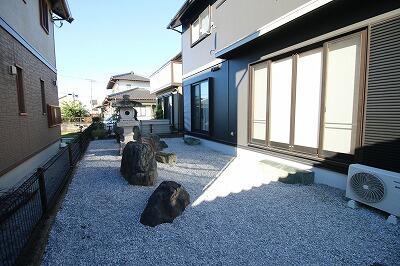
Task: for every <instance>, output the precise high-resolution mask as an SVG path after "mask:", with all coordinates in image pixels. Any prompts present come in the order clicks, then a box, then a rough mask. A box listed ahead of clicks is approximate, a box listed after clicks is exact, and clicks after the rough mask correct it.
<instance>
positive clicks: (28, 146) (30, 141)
mask: <svg viewBox="0 0 400 266" xmlns="http://www.w3.org/2000/svg"><path fill="white" fill-rule="evenodd" d="M15 64H17V65H18V66H20V67H21V68H22V69H23V84H24V95H25V106H26V113H27V115H26V116H21V115H20V114H19V111H18V99H17V83H16V76H15V75H11V74H10V72H9V68H10V66H11V65H15ZM40 79H42V80H43V81H44V84H45V97H46V103H47V104H51V105H57V106H58V93H57V86H54V85H53V80H56V79H57V74H56V73H54V72H53V71H52V70H51V69H50V68H48V67H47V66H46V65H45V64H44V63H42V61H40V60H39V59H38V58H37V57H36V56H34V55H33V54H32V53H31V52H30V51H28V50H27V49H26V48H25V47H24V46H22V45H21V44H20V43H19V42H18V41H17V40H16V39H14V37H12V36H11V35H10V34H9V33H8V32H6V31H5V30H4V29H3V28H1V27H0V128H1V130H0V176H1V175H3V174H5V173H6V172H8V171H9V170H11V169H12V168H14V167H16V166H18V165H19V164H21V163H22V162H24V161H25V160H26V159H28V158H30V157H32V156H34V155H35V154H37V153H38V152H40V151H42V150H43V149H45V148H47V147H48V146H50V145H51V144H53V143H54V142H56V141H57V140H58V139H59V138H60V126H56V127H52V128H49V127H48V124H47V115H44V114H43V112H42V98H41V87H40Z"/></svg>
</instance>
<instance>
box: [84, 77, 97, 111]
mask: <svg viewBox="0 0 400 266" xmlns="http://www.w3.org/2000/svg"><path fill="white" fill-rule="evenodd" d="M86 80H88V81H89V82H90V111H92V110H93V82H95V80H94V79H86Z"/></svg>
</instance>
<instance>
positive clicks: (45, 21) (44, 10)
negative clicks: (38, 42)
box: [39, 0, 50, 35]
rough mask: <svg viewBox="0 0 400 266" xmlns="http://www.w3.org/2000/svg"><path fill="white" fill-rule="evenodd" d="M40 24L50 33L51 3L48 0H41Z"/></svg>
mask: <svg viewBox="0 0 400 266" xmlns="http://www.w3.org/2000/svg"><path fill="white" fill-rule="evenodd" d="M39 13H40V26H41V27H42V29H43V30H44V31H45V32H46V34H47V35H49V29H50V22H49V13H50V12H49V5H48V3H47V1H46V0H39Z"/></svg>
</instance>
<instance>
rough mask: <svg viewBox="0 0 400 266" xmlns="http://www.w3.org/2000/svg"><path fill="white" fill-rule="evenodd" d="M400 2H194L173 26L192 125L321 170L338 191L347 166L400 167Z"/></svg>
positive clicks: (204, 133)
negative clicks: (179, 43) (177, 33)
mask: <svg viewBox="0 0 400 266" xmlns="http://www.w3.org/2000/svg"><path fill="white" fill-rule="evenodd" d="M399 8H400V1H394V0H386V1H372V0H366V1H365V0H363V1H361V0H354V1H343V0H334V1H332V0H312V1H309V0H294V1H265V0H248V1H241V0H218V1H215V0H213V1H206V0H190V1H189V0H188V1H186V2H185V3H184V5H183V6H182V8H181V9H180V10H179V12H178V13H177V14H176V15H175V17H174V18H173V19H172V21H171V22H170V24H169V26H168V28H170V29H175V30H178V31H179V27H181V29H182V57H183V97H184V126H185V131H186V133H187V134H189V135H193V136H197V137H200V138H203V139H204V140H211V141H212V142H208V141H204V143H207V144H209V145H211V144H212V145H214V146H215V147H217V146H219V147H222V146H221V145H219V144H217V142H219V143H222V144H227V145H230V146H233V147H235V149H232V150H233V151H235V152H237V153H240V152H250V153H252V154H254V152H255V153H257V154H265V155H269V156H270V157H269V158H275V159H276V158H285V159H287V162H288V163H292V162H298V163H301V165H303V166H308V165H311V166H315V167H314V169H315V174H316V181H317V182H321V183H326V184H330V185H333V186H337V187H341V188H344V186H345V182H346V178H345V176H343V175H342V174H339V173H344V174H345V173H346V172H347V168H348V165H349V164H350V163H355V162H358V163H362V164H366V165H370V166H374V167H378V168H383V169H387V170H393V171H397V172H400V161H399V154H400V144H399V143H400V72H399V70H400V68H399V66H400V41H399V40H400V30H399V29H400V9H399ZM224 147H226V146H224ZM271 156H272V157H271ZM275 159H274V160H275ZM321 169H329V170H333V171H325V170H321Z"/></svg>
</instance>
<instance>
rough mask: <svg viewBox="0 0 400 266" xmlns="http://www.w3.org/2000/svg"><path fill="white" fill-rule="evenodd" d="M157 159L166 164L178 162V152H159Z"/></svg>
mask: <svg viewBox="0 0 400 266" xmlns="http://www.w3.org/2000/svg"><path fill="white" fill-rule="evenodd" d="M156 161H157V162H160V163H165V164H176V154H175V153H169V152H161V151H159V152H157V153H156Z"/></svg>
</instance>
